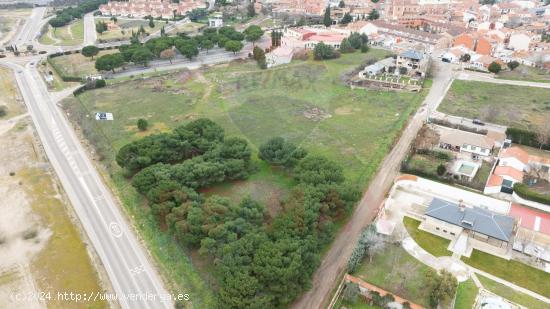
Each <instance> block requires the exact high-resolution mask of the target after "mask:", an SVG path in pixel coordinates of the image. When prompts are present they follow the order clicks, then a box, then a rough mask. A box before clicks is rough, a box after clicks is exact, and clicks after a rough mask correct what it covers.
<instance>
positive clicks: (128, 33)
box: [95, 17, 168, 42]
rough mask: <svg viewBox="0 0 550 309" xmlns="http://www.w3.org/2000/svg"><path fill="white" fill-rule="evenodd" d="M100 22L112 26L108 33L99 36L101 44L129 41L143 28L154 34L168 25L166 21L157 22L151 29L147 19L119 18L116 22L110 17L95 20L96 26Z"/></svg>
mask: <svg viewBox="0 0 550 309" xmlns="http://www.w3.org/2000/svg"><path fill="white" fill-rule="evenodd" d="M100 21H102V22H105V23H107V24H109V25H110V26H109V29H108V30H107V31H105V32H103V33H98V34H97V39H98V41H99V42H111V41H122V40H129V39H130V38H131V37H132V32H135V33H137V32H138V30H139V28H140V27H143V29H144V30H145V31H146V32H147V33H149V34H152V33H154V32H156V31H159V30H160V29H161V28H162V26H167V25H168V24H166V22H164V21H159V20H155V21H154V27H153V28H151V27H150V26H149V20H145V19H129V18H118V19H117V21H116V22H114V21H112V20H110V18H108V17H99V18H95V22H96V24H97V23H98V22H100Z"/></svg>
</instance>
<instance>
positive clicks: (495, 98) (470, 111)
mask: <svg viewBox="0 0 550 309" xmlns="http://www.w3.org/2000/svg"><path fill="white" fill-rule="evenodd" d="M439 111H441V112H444V113H447V114H451V115H455V116H461V117H467V118H479V119H482V120H484V121H487V122H493V123H498V124H502V125H506V126H512V127H516V128H523V129H531V130H533V129H535V128H536V127H537V126H541V125H543V124H545V123H546V122H547V120H548V119H550V89H545V88H535V87H523V86H512V85H500V84H493V83H483V82H475V81H463V80H455V81H454V82H453V84H452V86H451V88H450V89H449V92H448V93H447V96H446V97H445V99H444V100H443V102H442V103H441V105H440V107H439Z"/></svg>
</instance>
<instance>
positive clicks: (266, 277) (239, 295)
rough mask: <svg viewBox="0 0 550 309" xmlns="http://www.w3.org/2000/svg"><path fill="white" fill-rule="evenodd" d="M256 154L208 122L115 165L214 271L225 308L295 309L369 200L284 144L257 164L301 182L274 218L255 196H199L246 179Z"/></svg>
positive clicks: (154, 138)
mask: <svg viewBox="0 0 550 309" xmlns="http://www.w3.org/2000/svg"><path fill="white" fill-rule="evenodd" d="M251 153H252V152H251V150H250V146H249V145H248V142H247V141H246V140H243V139H241V138H234V137H233V138H226V137H225V134H224V131H223V129H222V128H221V127H220V126H219V125H218V124H216V123H215V122H213V121H211V120H208V119H199V120H195V121H192V122H190V123H188V124H187V125H184V126H180V127H177V128H176V129H174V130H173V131H172V132H171V133H163V134H156V135H150V136H147V137H144V138H142V139H139V140H136V141H133V142H131V143H129V144H127V145H125V146H123V147H122V148H121V149H120V150H119V151H118V153H117V156H116V161H117V163H118V164H119V165H120V166H121V167H123V168H124V169H126V170H127V171H128V173H129V174H130V175H133V177H132V180H131V182H132V185H133V186H134V187H135V188H136V190H137V191H138V192H140V193H141V194H143V195H144V196H145V197H147V199H148V201H149V205H150V207H151V212H152V214H154V216H155V217H156V219H157V220H158V222H159V224H162V225H163V226H166V227H167V229H168V231H169V233H171V234H172V235H173V236H174V237H175V239H176V240H177V241H178V242H180V243H181V244H182V245H185V246H187V247H189V248H196V249H198V250H199V253H200V254H201V255H202V256H203V257H204V258H205V259H207V260H208V261H209V262H210V263H211V264H212V265H213V267H214V273H215V277H216V278H217V280H218V281H219V286H220V289H219V291H218V297H219V303H220V304H223V306H224V308H276V307H281V306H285V305H288V304H289V303H290V302H292V300H293V299H294V298H295V297H296V296H298V295H299V294H300V293H301V292H303V291H304V290H305V289H307V288H308V287H309V286H310V280H311V275H312V274H313V272H314V270H315V269H316V268H317V266H318V265H319V260H320V251H321V250H322V248H323V246H325V245H326V244H328V243H329V241H330V240H331V238H332V236H333V232H334V230H335V226H334V221H335V220H336V219H339V218H342V216H344V215H345V214H346V213H348V212H349V211H350V210H351V209H352V207H353V205H354V204H355V202H356V201H357V200H358V199H359V197H360V192H359V191H358V190H357V189H356V188H355V187H354V186H352V185H350V184H349V183H347V182H346V180H345V177H344V174H343V169H342V167H341V166H340V165H338V164H337V163H335V162H333V161H330V160H328V159H327V158H325V157H322V156H315V155H308V154H307V151H306V150H305V149H303V148H301V147H299V146H296V145H294V144H293V143H291V142H289V141H287V140H285V139H283V138H280V137H276V138H273V139H270V140H269V141H267V142H266V143H265V144H262V145H261V146H260V149H259V155H258V156H259V158H260V160H263V161H265V162H267V163H268V164H271V165H276V166H280V167H281V168H285V169H288V171H289V172H290V173H291V174H292V175H293V177H294V179H295V181H296V183H297V185H296V186H295V187H294V188H293V189H292V191H291V192H290V194H289V196H288V197H287V198H286V199H285V200H284V201H283V202H282V210H281V212H280V213H279V214H278V215H277V216H276V217H275V218H273V219H269V218H268V216H267V215H266V210H265V207H264V205H262V204H261V203H258V202H257V201H254V200H252V199H251V198H249V197H245V198H243V199H242V200H241V201H240V202H239V203H233V202H231V201H229V200H228V199H226V198H223V197H219V196H210V197H207V198H205V197H204V196H202V195H201V194H199V193H197V191H196V190H197V189H200V188H205V187H208V186H211V185H212V184H214V183H219V182H223V181H227V180H232V179H245V178H247V177H248V176H249V175H250V173H251V172H252V171H253V168H251Z"/></svg>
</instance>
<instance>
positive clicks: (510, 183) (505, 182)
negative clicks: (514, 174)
mask: <svg viewBox="0 0 550 309" xmlns="http://www.w3.org/2000/svg"><path fill="white" fill-rule="evenodd" d="M513 185H514V182H513V181H511V180H509V179H504V180H502V186H503V187H506V188H512V186H513Z"/></svg>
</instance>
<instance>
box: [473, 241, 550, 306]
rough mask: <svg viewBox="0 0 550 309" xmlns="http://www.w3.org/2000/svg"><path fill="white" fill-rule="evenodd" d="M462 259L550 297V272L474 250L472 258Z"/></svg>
mask: <svg viewBox="0 0 550 309" xmlns="http://www.w3.org/2000/svg"><path fill="white" fill-rule="evenodd" d="M462 260H463V261H464V262H465V263H466V264H468V265H470V266H472V267H475V268H477V269H479V270H483V271H485V272H487V273H490V274H492V275H494V276H497V277H499V278H502V279H504V280H507V281H510V282H512V283H514V284H516V285H519V286H521V287H524V288H526V289H529V290H531V291H533V292H535V293H539V294H541V295H544V296H546V297H550V285H549V284H548V282H550V274H549V273H546V272H544V271H543V270H540V269H537V268H534V267H531V266H528V265H526V264H524V263H521V262H518V261H514V260H509V261H508V260H505V259H502V258H499V257H496V256H494V255H491V254H488V253H484V252H481V251H479V250H474V251H473V252H472V255H471V257H470V258H465V257H462Z"/></svg>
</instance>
